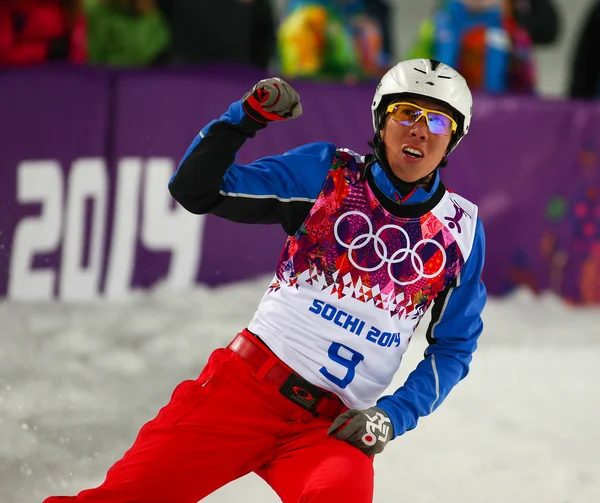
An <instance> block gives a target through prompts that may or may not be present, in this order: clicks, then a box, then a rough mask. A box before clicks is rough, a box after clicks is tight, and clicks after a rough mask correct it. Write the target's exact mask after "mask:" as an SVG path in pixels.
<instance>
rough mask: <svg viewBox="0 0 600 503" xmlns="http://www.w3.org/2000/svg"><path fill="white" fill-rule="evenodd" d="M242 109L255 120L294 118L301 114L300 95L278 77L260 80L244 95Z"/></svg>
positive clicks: (262, 122)
mask: <svg viewBox="0 0 600 503" xmlns="http://www.w3.org/2000/svg"><path fill="white" fill-rule="evenodd" d="M242 106H243V107H244V111H245V112H246V113H247V114H248V115H249V116H250V117H251V118H252V119H254V120H255V121H256V122H258V123H260V124H267V123H268V122H271V121H281V120H286V119H295V118H296V117H300V115H301V114H302V105H301V104H300V96H299V95H298V93H297V92H296V91H295V90H294V88H293V87H292V86H290V85H289V84H288V83H287V82H285V81H283V80H281V79H280V78H278V77H273V78H270V79H264V80H261V81H260V82H259V83H258V84H256V85H255V86H254V87H253V88H252V90H250V91H249V92H248V93H246V95H245V96H244V99H243V100H242Z"/></svg>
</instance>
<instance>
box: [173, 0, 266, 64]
mask: <svg viewBox="0 0 600 503" xmlns="http://www.w3.org/2000/svg"><path fill="white" fill-rule="evenodd" d="M169 4H170V5H169ZM161 7H162V8H163V9H165V12H166V13H167V19H168V20H169V21H170V22H171V33H172V36H173V45H172V53H171V57H170V60H171V62H172V63H174V64H183V65H197V64H200V63H207V62H232V63H240V64H245V65H250V66H255V67H259V68H264V69H267V68H268V66H269V63H270V61H271V58H272V57H273V56H274V50H275V23H274V14H273V10H272V6H271V3H270V0H170V2H164V1H163V2H161Z"/></svg>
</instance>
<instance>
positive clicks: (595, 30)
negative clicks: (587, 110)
mask: <svg viewBox="0 0 600 503" xmlns="http://www.w3.org/2000/svg"><path fill="white" fill-rule="evenodd" d="M598 49H600V1H596V2H595V3H594V4H593V5H592V6H591V8H590V11H589V14H588V15H587V16H586V17H585V21H584V24H583V27H582V30H581V33H580V35H579V40H578V41H577V46H576V49H575V52H574V54H573V58H572V60H573V63H572V70H571V85H570V89H569V95H570V96H571V97H572V98H585V99H598V98H600V58H599V57H598Z"/></svg>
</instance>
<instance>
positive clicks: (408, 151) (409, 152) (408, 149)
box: [402, 147, 423, 159]
mask: <svg viewBox="0 0 600 503" xmlns="http://www.w3.org/2000/svg"><path fill="white" fill-rule="evenodd" d="M402 152H404V153H405V154H406V155H408V156H410V157H413V158H415V159H420V158H421V157H423V152H421V151H420V150H417V149H416V148H412V147H404V148H403V149H402Z"/></svg>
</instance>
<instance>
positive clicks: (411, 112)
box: [46, 59, 486, 503]
mask: <svg viewBox="0 0 600 503" xmlns="http://www.w3.org/2000/svg"><path fill="white" fill-rule="evenodd" d="M371 110H372V119H373V128H374V139H373V153H372V154H368V155H366V156H363V155H360V154H358V153H356V152H353V151H351V150H348V149H345V148H338V147H336V146H334V145H332V144H330V143H312V144H309V145H303V146H300V147H298V148H296V149H293V150H291V151H289V152H286V153H285V154H283V155H273V156H270V157H265V158H263V159H259V160H256V161H255V162H252V163H251V164H248V165H242V164H238V163H236V161H235V158H236V153H237V151H238V150H239V149H240V148H241V147H242V145H243V144H244V142H246V141H247V140H249V139H251V138H252V137H254V135H255V134H258V133H260V131H261V130H262V129H264V128H265V127H267V126H270V125H271V123H272V122H277V121H280V120H289V119H294V118H297V117H299V116H300V115H301V112H302V107H301V104H300V98H299V96H298V94H297V93H296V92H295V91H294V89H293V88H292V87H291V86H290V85H289V84H288V83H286V82H284V81H283V80H281V79H278V78H269V79H265V80H262V81H260V82H258V83H257V84H256V85H255V86H254V87H253V89H252V90H251V91H249V92H248V93H247V94H246V95H245V96H244V97H243V98H242V99H241V100H239V101H236V102H235V103H233V104H232V105H231V106H230V107H229V109H228V110H227V111H226V112H225V113H224V114H223V115H222V116H221V117H220V118H219V119H217V120H215V121H212V122H211V123H210V124H208V125H206V126H205V127H204V128H203V129H202V131H201V132H200V134H199V135H198V136H197V137H196V138H195V139H194V141H193V142H192V144H191V145H190V147H189V149H188V150H187V152H186V153H185V155H184V157H183V159H182V161H181V163H180V165H179V168H178V170H177V172H176V173H175V174H174V176H173V178H172V179H171V181H170V184H169V190H170V191H171V194H172V195H173V197H174V198H175V199H176V200H177V201H178V202H179V203H180V204H181V205H183V206H184V207H185V208H186V209H188V210H189V211H190V212H192V213H197V214H207V213H211V214H213V215H218V216H220V217H223V218H227V219H229V220H233V221H236V222H245V223H248V224H252V223H262V224H267V223H271V224H280V225H282V226H283V228H284V229H285V231H286V232H287V234H288V237H287V240H286V242H285V244H284V247H283V251H282V253H281V257H280V260H279V264H278V266H277V270H276V271H275V275H274V277H273V280H272V282H271V283H270V285H269V287H268V288H267V290H266V292H265V294H264V295H263V297H262V299H261V301H260V303H259V305H258V308H257V310H256V312H255V314H254V317H253V318H252V320H251V321H250V322H249V324H248V326H247V327H246V328H244V329H243V330H241V332H240V333H238V334H237V335H235V337H234V338H233V340H232V341H231V342H230V343H229V345H228V346H227V347H225V348H218V349H216V350H215V351H214V352H213V353H212V354H211V356H210V358H209V360H208V363H207V365H206V367H205V368H204V369H203V370H202V372H201V374H200V376H199V377H198V378H197V379H194V380H189V381H184V382H183V383H181V384H180V385H179V386H178V387H177V388H176V389H175V391H174V393H173V396H172V399H171V401H170V402H169V403H168V404H167V405H166V406H165V407H164V408H162V409H161V410H160V412H159V413H158V415H157V416H156V418H154V419H153V420H151V421H150V422H148V423H147V424H146V425H144V426H143V427H142V429H141V431H140V433H139V436H138V438H137V439H136V441H135V443H134V444H133V446H132V447H131V448H130V450H129V451H128V452H127V453H126V454H125V455H124V457H123V458H122V459H121V460H119V461H118V462H117V463H116V464H115V465H114V466H113V467H112V468H111V469H110V470H109V471H108V474H107V477H106V480H105V481H104V482H103V483H102V484H101V485H100V486H99V487H97V488H95V489H89V490H85V491H82V492H81V493H79V495H77V496H73V497H62V498H61V497H51V498H48V499H47V500H46V502H47V503H58V502H66V501H90V502H92V501H93V502H95V503H108V502H110V503H126V502H127V503H142V502H143V503H151V502H154V503H159V502H160V503H193V502H196V501H199V500H201V499H202V498H204V497H205V496H206V495H208V494H210V493H211V492H213V491H215V490H216V489H218V488H220V487H222V486H223V485H225V484H227V483H228V482H230V481H232V480H234V479H237V478H239V477H242V476H244V475H246V474H248V473H252V472H253V473H256V474H258V475H259V476H261V477H262V478H263V479H264V480H265V481H266V482H267V483H268V484H269V485H270V486H271V487H272V488H273V489H274V490H275V491H276V493H277V494H278V496H279V497H280V498H281V500H282V501H283V502H285V503H292V502H294V503H295V502H302V503H306V502H311V503H321V502H323V503H325V502H327V503H332V502H344V503H367V502H371V501H372V499H373V481H374V472H373V457H374V455H375V454H378V453H380V452H381V451H382V450H383V449H384V447H385V446H386V445H387V443H388V442H390V441H391V440H392V439H394V438H396V437H399V436H402V435H403V434H405V433H406V432H407V431H409V430H412V429H413V428H415V427H416V425H417V421H418V419H419V418H420V417H423V416H426V415H428V414H430V413H432V412H433V411H434V410H435V409H436V408H437V407H438V406H439V405H440V404H441V403H442V402H443V400H444V399H445V398H446V396H447V395H448V393H449V392H450V390H451V389H452V388H453V387H454V386H455V385H456V384H457V383H458V382H459V381H460V380H461V379H463V378H464V377H465V376H466V375H467V373H468V371H469V365H470V362H471V358H472V354H473V352H474V351H475V349H476V346H477V340H478V338H479V336H480V334H481V332H482V330H483V325H482V320H481V313H482V310H483V308H484V305H485V302H486V290H485V287H484V284H483V282H482V279H481V275H482V269H483V263H484V254H485V238H484V232H483V226H482V223H481V220H480V219H479V217H478V212H477V206H476V205H475V204H473V203H472V202H470V201H468V200H467V199H465V198H463V197H461V196H459V195H458V194H456V193H453V192H451V191H449V190H447V189H446V187H445V186H444V184H443V183H442V181H441V180H440V175H439V170H438V167H439V166H440V165H441V164H442V163H443V162H444V160H445V159H446V157H447V156H448V155H449V154H450V153H451V152H452V151H453V150H454V149H455V148H456V147H457V145H458V144H459V142H460V141H461V140H462V138H463V137H464V136H465V135H466V134H467V133H468V131H469V126H470V122H471V114H472V98H471V92H470V90H469V88H468V86H467V84H466V82H465V80H464V78H463V77H462V76H461V75H460V74H458V73H457V72H456V71H455V70H454V69H452V68H451V67H449V66H447V65H444V64H441V63H439V62H438V61H433V60H429V59H417V60H408V61H402V62H400V63H398V64H397V65H396V66H394V67H393V68H392V69H391V70H390V71H389V72H388V73H386V74H385V75H384V77H383V78H382V80H381V82H380V83H379V85H378V86H377V89H376V91H375V95H374V97H373V101H372V103H371ZM430 308H431V321H430V323H429V326H428V328H427V334H426V336H427V341H428V347H427V349H426V351H425V355H424V358H423V360H422V361H421V362H420V363H419V364H418V365H417V367H416V368H415V369H414V370H413V371H412V372H411V373H410V375H409V376H408V378H407V380H406V382H405V383H404V385H402V386H401V387H400V388H399V389H397V390H396V391H395V392H394V393H393V394H386V393H385V391H386V388H387V387H388V386H389V385H390V383H391V381H392V379H393V376H394V374H395V373H396V371H397V370H398V367H399V365H400V362H401V359H402V355H403V354H404V352H405V351H406V349H407V347H408V344H409V342H410V339H411V337H412V335H413V333H414V331H415V329H416V327H417V325H418V324H419V321H420V320H421V319H422V317H423V315H424V313H425V312H426V311H427V310H428V309H430Z"/></svg>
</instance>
